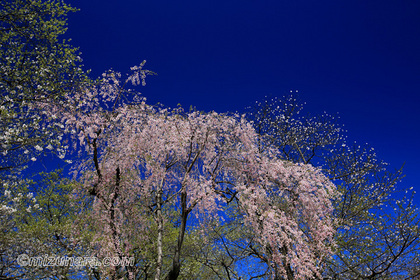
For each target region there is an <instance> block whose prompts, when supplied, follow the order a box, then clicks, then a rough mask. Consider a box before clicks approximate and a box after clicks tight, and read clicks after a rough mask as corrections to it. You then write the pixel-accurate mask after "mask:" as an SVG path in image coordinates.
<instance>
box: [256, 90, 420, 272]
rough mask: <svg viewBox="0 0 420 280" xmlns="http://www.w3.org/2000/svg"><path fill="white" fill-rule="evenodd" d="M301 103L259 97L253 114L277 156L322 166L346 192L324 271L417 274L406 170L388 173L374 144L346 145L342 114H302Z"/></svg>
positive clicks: (417, 238) (419, 242)
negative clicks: (403, 187)
mask: <svg viewBox="0 0 420 280" xmlns="http://www.w3.org/2000/svg"><path fill="white" fill-rule="evenodd" d="M302 108H303V106H302V104H301V103H299V102H298V100H297V99H296V97H295V96H293V95H290V96H289V97H285V98H284V99H276V98H274V99H266V100H264V101H263V102H257V104H256V106H255V107H253V108H252V110H251V111H250V114H249V116H250V118H251V119H252V120H253V123H254V127H255V129H256V130H257V132H258V133H259V135H260V137H261V138H262V139H264V141H263V143H264V144H266V143H269V145H268V147H273V146H274V147H276V148H277V149H278V151H279V152H280V158H282V159H286V160H290V161H292V162H295V163H311V164H313V165H314V166H318V167H320V168H322V170H323V172H324V174H326V175H327V177H328V178H329V179H330V180H331V181H333V182H334V183H335V184H336V185H337V187H338V189H339V190H340V192H341V193H342V196H341V199H339V200H337V201H336V202H335V207H334V208H335V211H334V213H335V217H336V220H337V221H339V228H338V231H337V234H336V241H337V245H336V246H337V251H336V253H335V256H334V258H333V259H332V261H331V260H326V262H325V264H324V276H325V277H328V278H327V279H379V278H381V279H385V278H387V279H415V277H418V275H419V274H418V271H417V272H413V271H415V269H413V268H414V267H417V266H418V265H419V263H418V261H419V257H418V256H419V252H420V231H419V228H418V223H419V218H418V210H416V208H415V206H414V205H413V203H412V200H411V199H410V197H409V196H405V197H404V198H401V195H399V194H398V193H397V188H396V184H397V182H399V181H400V180H401V179H402V177H403V175H402V170H397V171H394V172H390V171H388V170H387V164H386V163H384V162H382V161H380V160H379V159H378V158H377V156H376V154H375V152H374V150H373V148H370V147H368V146H367V145H358V144H357V143H354V144H349V143H348V141H347V139H346V136H345V133H346V131H345V130H344V129H343V127H342V126H341V125H340V124H339V123H338V118H337V117H334V116H331V115H328V114H324V115H321V116H318V117H308V116H302V114H301V111H302ZM265 148H266V145H263V144H261V145H260V149H265ZM409 191H410V190H407V193H408V192H409Z"/></svg>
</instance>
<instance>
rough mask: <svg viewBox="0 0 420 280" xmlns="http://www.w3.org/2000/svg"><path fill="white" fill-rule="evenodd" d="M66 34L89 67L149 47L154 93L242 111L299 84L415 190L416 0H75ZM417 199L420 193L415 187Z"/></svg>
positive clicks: (312, 107)
mask: <svg viewBox="0 0 420 280" xmlns="http://www.w3.org/2000/svg"><path fill="white" fill-rule="evenodd" d="M69 3H71V4H72V5H73V6H76V7H78V8H80V11H79V12H77V13H75V14H72V15H71V16H70V20H69V30H68V37H71V38H72V39H73V41H72V43H73V44H74V45H75V46H79V47H80V50H81V51H82V57H83V59H84V64H85V66H86V68H87V69H92V74H93V75H94V76H95V77H96V76H98V75H100V74H101V73H102V72H104V71H105V70H107V69H109V68H113V69H116V70H118V71H120V72H122V73H126V72H128V70H129V67H130V66H133V65H137V64H139V63H140V62H141V61H142V60H144V59H146V60H147V64H146V66H147V67H146V68H147V69H149V70H152V71H155V72H156V73H157V74H158V76H154V77H149V78H148V80H147V82H148V83H147V86H146V87H145V88H142V89H141V91H142V92H143V94H144V95H145V96H146V97H147V98H148V100H149V102H150V103H152V104H154V103H156V102H161V103H163V104H164V105H167V106H170V107H174V106H176V105H177V104H178V103H180V104H182V105H183V107H184V108H188V107H189V106H190V105H193V106H196V108H197V109H199V110H215V111H218V112H224V111H237V110H239V111H241V110H243V108H245V107H246V106H249V105H251V104H252V103H254V102H255V101H257V100H262V99H263V97H264V96H265V95H271V96H279V97H280V96H283V95H284V94H287V92H289V91H290V90H293V91H295V90H299V92H300V97H301V99H302V100H303V101H306V102H307V105H306V107H305V108H306V109H305V111H306V112H310V113H320V112H323V111H326V112H327V113H331V114H334V113H336V112H339V113H340V116H341V121H342V123H343V124H344V125H345V127H346V128H347V130H348V135H349V139H350V140H356V141H357V142H360V143H366V142H367V143H369V144H370V145H371V146H373V147H374V148H375V150H376V151H377V154H378V155H379V157H380V158H381V159H383V160H385V161H387V162H389V163H390V164H391V168H398V167H400V166H401V165H402V164H403V163H404V162H405V173H406V174H407V177H406V178H405V179H404V181H403V182H402V184H400V185H401V186H402V187H411V186H413V187H414V188H416V189H417V190H420V184H419V181H420V175H419V174H420V171H419V168H420V147H419V144H420V124H419V121H420V108H419V105H420V94H419V93H420V34H419V32H420V1H418V0H394V1H390V0H351V1H350V0H338V1H337V0H334V1H333V0H327V1H319V0H318V1H313V0H306V1H304V0H275V1H262V0H260V1H257V0H252V1H249V0H241V1H239V0H235V1H230V0H224V1H220V0H213V1H201V0H198V1H197V0H195V1H190V0H188V1H163V0H148V1H143V0H119V1H110V0H101V1H99V0H88V1H87V0H73V1H69ZM416 198H417V204H420V203H419V202H420V194H418V195H417V196H416Z"/></svg>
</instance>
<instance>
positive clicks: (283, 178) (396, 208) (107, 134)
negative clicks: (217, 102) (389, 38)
mask: <svg viewBox="0 0 420 280" xmlns="http://www.w3.org/2000/svg"><path fill="white" fill-rule="evenodd" d="M0 7H1V10H0V28H1V29H0V30H1V39H0V40H1V45H0V59H1V66H0V69H1V70H0V95H1V97H2V98H1V101H0V144H1V146H0V152H1V154H2V156H3V157H2V158H1V159H0V171H2V176H1V177H0V219H1V223H0V229H1V230H0V279H80V278H81V277H82V278H86V279H168V280H174V279H238V280H239V279H250V280H251V279H276V280H277V279H287V280H292V279H314V280H315V279H336V280H339V279H417V278H418V277H419V276H420V271H419V269H418V267H420V263H419V262H420V258H419V249H420V244H419V237H420V231H419V228H418V223H419V220H418V219H419V218H418V210H417V209H416V208H415V206H414V205H413V203H412V201H411V200H410V197H409V193H408V191H409V190H407V196H405V197H403V198H402V199H401V197H400V198H399V199H398V200H397V199H396V197H395V196H394V195H395V192H396V191H397V187H396V184H397V182H398V181H400V180H401V178H402V177H403V174H402V170H396V171H393V172H390V171H389V170H388V167H387V164H386V163H384V162H382V161H381V160H380V159H378V158H377V156H376V154H375V152H374V150H373V149H372V148H371V147H368V146H360V145H358V144H357V143H354V144H350V143H349V141H348V140H347V138H346V131H344V130H343V128H342V126H341V125H340V123H339V122H338V120H337V118H336V117H334V116H330V115H327V114H324V115H321V116H316V117H310V116H305V115H303V114H302V113H301V111H302V104H301V103H299V102H298V100H297V99H296V98H295V97H294V96H288V97H285V98H283V99H266V100H263V101H261V102H257V103H256V105H255V106H254V107H252V108H250V110H248V111H247V112H246V113H245V114H239V113H218V112H199V111H197V110H193V109H191V110H190V111H185V110H184V109H182V108H181V107H178V108H172V109H171V108H167V107H164V106H161V105H156V106H152V105H150V104H148V103H147V101H146V99H145V98H144V97H142V96H141V95H140V93H139V92H137V91H136V90H135V86H139V85H145V79H146V77H147V76H148V75H150V74H153V72H151V71H149V70H146V69H144V67H145V61H143V62H142V63H141V64H140V65H138V66H135V67H133V68H132V69H131V70H132V72H131V74H129V75H128V76H127V77H125V78H123V76H122V75H121V74H120V73H118V72H115V71H111V70H110V71H108V72H106V73H104V74H103V75H102V76H101V77H100V78H98V79H97V80H95V81H92V80H90V79H89V78H88V76H87V74H86V73H85V72H83V71H82V69H81V58H80V57H79V56H78V55H77V49H76V48H74V47H72V46H71V45H69V44H68V42H66V41H60V40H59V36H60V35H62V34H64V32H65V30H66V16H67V13H68V12H72V11H74V8H71V7H70V6H68V5H66V4H65V3H63V2H62V1H52V0H51V1H42V0H37V1H36V0H13V1H12V0H10V1H9V0H8V1H3V2H2V3H1V4H0ZM46 151H47V152H48V151H51V152H54V154H55V155H56V156H57V159H56V160H58V159H65V160H66V161H67V162H68V163H69V164H70V165H71V167H72V170H71V171H72V174H66V173H65V172H64V171H63V170H53V171H51V172H49V173H41V174H37V176H35V177H27V176H26V174H25V173H19V172H16V171H20V170H22V169H23V167H25V164H26V163H27V162H28V161H36V160H37V158H38V157H39V156H41V155H42V154H43V153H45V152H46ZM387 206H392V208H391V209H389V208H387ZM22 256H24V257H25V256H26V257H28V258H30V257H35V258H36V259H35V260H33V261H35V262H36V263H37V265H25V263H22V260H23V259H22ZM48 257H66V258H67V257H68V258H79V260H80V259H81V260H83V259H86V258H89V260H91V258H92V257H94V258H95V261H93V262H89V264H87V263H84V264H82V265H74V266H73V265H69V263H68V262H67V263H66V262H64V263H63V262H59V263H55V265H53V266H51V267H48V269H46V267H45V265H43V264H42V263H40V262H39V261H42V260H43V258H48ZM106 258H117V259H118V260H120V262H115V263H111V264H109V263H108V264H105V263H103V264H102V265H101V263H100V262H99V263H98V261H101V260H105V259H106ZM72 260H74V259H72ZM122 260H126V261H122ZM26 264H27V263H26Z"/></svg>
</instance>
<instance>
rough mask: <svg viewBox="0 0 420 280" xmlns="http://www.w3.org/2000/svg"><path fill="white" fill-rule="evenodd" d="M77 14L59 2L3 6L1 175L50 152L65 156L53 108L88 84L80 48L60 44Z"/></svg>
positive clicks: (12, 1) (25, 0) (8, 1)
mask: <svg viewBox="0 0 420 280" xmlns="http://www.w3.org/2000/svg"><path fill="white" fill-rule="evenodd" d="M73 11H75V9H74V8H72V7H70V6H68V5H67V4H65V3H64V2H63V1H56V0H45V1H44V0H5V1H1V3H0V65H1V66H0V153H1V154H2V158H1V160H0V171H1V170H11V169H13V168H15V167H17V166H22V165H23V164H25V163H26V162H28V161H29V160H31V159H32V161H35V160H36V157H37V156H39V155H40V154H42V153H43V152H45V149H44V148H47V149H46V150H56V152H58V153H59V154H61V155H63V154H64V152H65V151H64V148H63V147H60V143H59V140H60V138H59V137H60V136H61V134H62V129H61V128H62V127H61V125H60V124H59V123H58V120H56V119H55V116H54V114H53V112H51V110H50V111H49V112H47V111H48V110H47V108H48V106H50V105H51V104H55V105H60V104H62V102H64V101H63V97H64V96H65V95H66V93H68V92H70V91H72V90H74V89H75V88H77V87H78V86H79V85H80V84H81V83H84V82H86V81H87V78H86V76H85V74H84V73H83V71H82V69H81V58H80V57H79V56H78V50H77V48H74V47H72V46H71V45H69V44H68V42H67V41H65V40H61V39H60V38H59V37H60V36H61V35H63V34H64V33H65V32H66V30H67V27H66V24H67V23H66V22H67V14H68V13H69V12H73Z"/></svg>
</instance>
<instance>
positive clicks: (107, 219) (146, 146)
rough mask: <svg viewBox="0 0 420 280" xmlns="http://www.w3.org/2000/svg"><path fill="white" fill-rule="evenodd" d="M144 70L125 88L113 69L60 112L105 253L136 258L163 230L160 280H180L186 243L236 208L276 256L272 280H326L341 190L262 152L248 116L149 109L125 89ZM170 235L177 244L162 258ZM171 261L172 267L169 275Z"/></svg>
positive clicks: (124, 272)
mask: <svg viewBox="0 0 420 280" xmlns="http://www.w3.org/2000/svg"><path fill="white" fill-rule="evenodd" d="M143 64H144V63H143ZM143 64H141V65H140V66H139V67H134V68H133V69H132V70H133V71H134V74H133V75H131V76H129V77H128V78H127V79H126V80H125V81H121V80H120V78H121V75H120V74H119V73H116V72H112V71H110V72H108V73H106V74H104V75H103V79H102V80H101V81H100V83H98V84H97V85H96V86H95V87H94V88H88V89H86V90H85V91H83V92H80V93H77V92H76V93H71V94H72V95H71V96H70V95H69V99H70V100H73V104H70V106H69V107H68V108H67V109H66V110H65V111H62V112H60V114H61V115H62V116H63V121H64V122H65V125H66V130H67V131H69V132H71V133H73V135H74V136H75V138H77V139H78V143H79V144H78V145H79V147H81V148H84V149H85V150H86V151H87V154H86V155H85V156H84V157H83V158H84V160H82V162H81V163H80V164H79V170H78V172H77V174H78V175H77V176H79V178H80V180H81V182H82V185H83V188H82V189H81V191H82V192H83V191H84V192H85V194H90V195H93V196H94V197H95V200H94V203H93V206H92V207H93V210H92V217H91V220H92V221H94V223H95V224H96V229H97V232H96V238H95V239H94V240H95V243H96V244H97V245H98V248H100V249H99V251H98V255H100V256H106V255H114V256H120V257H123V256H131V255H133V254H134V252H135V251H136V250H139V246H137V245H138V244H144V242H145V241H146V240H147V236H148V233H150V230H151V229H155V230H156V241H155V244H156V247H155V248H153V250H154V252H155V254H156V255H155V256H156V259H155V272H154V273H153V274H154V278H155V279H162V278H165V279H177V278H178V276H179V275H180V273H181V270H182V260H183V258H184V256H183V246H184V242H185V238H186V235H189V234H190V233H191V232H192V230H194V229H196V232H197V234H200V238H202V240H203V242H205V240H206V238H207V237H208V235H207V234H206V232H207V229H208V227H209V226H210V224H211V223H210V222H209V221H210V220H212V221H213V223H214V222H217V223H220V224H223V223H224V222H225V218H226V214H224V213H225V212H224V211H225V210H226V209H228V208H229V207H230V206H229V204H230V203H234V204H235V205H236V210H237V211H238V214H237V218H238V219H240V222H241V223H242V224H243V227H246V228H248V229H249V231H250V232H252V234H253V240H252V242H253V243H254V244H258V246H259V247H260V248H262V249H263V250H266V251H269V252H270V253H267V254H265V253H264V254H261V255H264V257H265V258H266V262H265V266H266V269H267V270H268V271H270V274H271V275H273V277H283V278H287V279H295V278H299V279H303V278H311V277H313V276H320V266H319V265H320V262H321V261H322V260H323V259H325V258H329V256H330V255H331V253H332V246H333V245H334V241H333V239H332V237H333V234H334V232H335V230H334V222H333V219H332V210H333V207H332V199H334V198H335V197H336V196H337V192H336V188H335V186H334V185H333V184H332V183H331V182H330V181H329V180H328V179H327V178H326V177H325V176H324V175H323V174H322V173H321V171H320V170H318V169H316V168H314V167H312V166H311V165H308V164H295V163H293V162H290V161H286V160H281V159H280V158H279V153H278V151H277V150H276V149H272V148H267V149H264V151H261V149H260V148H259V143H261V142H260V137H259V135H258V134H257V133H256V131H255V129H254V128H253V127H252V124H251V123H250V122H248V121H247V120H246V119H245V118H244V117H241V116H238V115H236V116H230V115H225V114H218V113H215V112H212V113H199V112H195V111H192V112H189V113H187V112H184V111H183V110H182V109H180V108H177V109H167V108H156V107H151V106H149V105H147V104H146V103H145V100H144V99H142V98H139V97H138V95H136V94H135V93H134V92H133V91H132V90H130V89H126V87H127V85H126V84H127V83H129V82H132V83H133V84H139V83H141V81H144V78H145V76H146V75H147V74H149V73H150V72H148V71H145V70H143ZM70 97H71V98H70ZM57 110H59V108H58V109H57ZM83 222H86V221H81V223H83ZM168 225H170V226H169V227H168ZM167 228H172V229H174V231H175V232H176V238H175V240H174V242H173V244H169V246H167V247H166V248H168V249H169V251H166V252H164V251H163V249H164V244H163V242H164V240H163V239H164V237H165V234H166V232H165V229H167ZM166 240H168V239H166ZM140 250H141V249H140ZM168 255H169V256H171V258H172V263H171V264H170V266H169V267H164V264H165V262H164V257H165V256H168ZM137 269H138V268H137ZM103 273H105V275H109V276H110V277H111V279H116V278H118V277H122V276H123V277H128V278H130V279H134V277H135V275H136V274H138V271H136V267H130V266H115V267H113V268H110V269H109V270H107V271H103Z"/></svg>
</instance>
